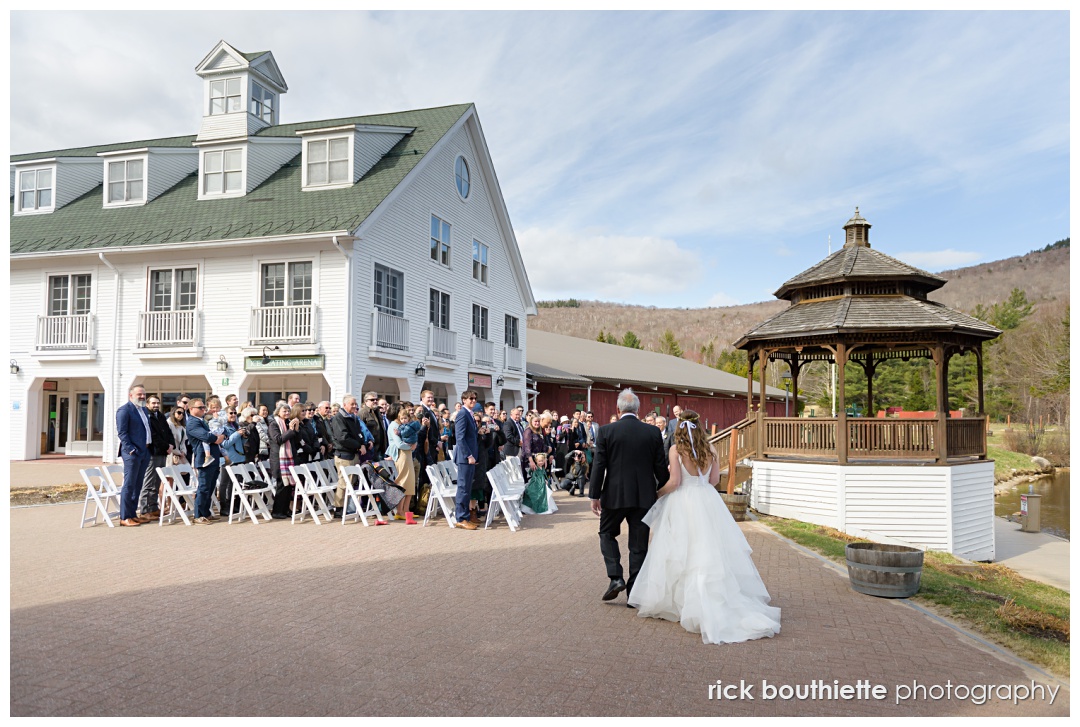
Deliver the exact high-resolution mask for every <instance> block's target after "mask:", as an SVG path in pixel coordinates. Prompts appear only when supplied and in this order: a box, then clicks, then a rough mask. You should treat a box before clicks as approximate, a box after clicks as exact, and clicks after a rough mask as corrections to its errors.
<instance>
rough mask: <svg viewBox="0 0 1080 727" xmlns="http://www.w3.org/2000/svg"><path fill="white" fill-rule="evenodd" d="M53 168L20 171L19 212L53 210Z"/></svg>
mask: <svg viewBox="0 0 1080 727" xmlns="http://www.w3.org/2000/svg"><path fill="white" fill-rule="evenodd" d="M53 179H54V174H53V168H52V167H47V168H45V169H22V170H19V197H18V200H19V204H18V211H19V212H41V211H44V210H51V209H52V208H53Z"/></svg>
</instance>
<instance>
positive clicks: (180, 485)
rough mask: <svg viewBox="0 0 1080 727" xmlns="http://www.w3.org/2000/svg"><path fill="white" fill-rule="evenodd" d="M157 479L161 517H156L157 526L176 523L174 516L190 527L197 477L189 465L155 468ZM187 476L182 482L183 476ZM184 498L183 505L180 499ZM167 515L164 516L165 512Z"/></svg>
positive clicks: (197, 486)
mask: <svg viewBox="0 0 1080 727" xmlns="http://www.w3.org/2000/svg"><path fill="white" fill-rule="evenodd" d="M157 473H158V479H160V480H161V515H159V516H158V525H164V524H165V521H166V520H168V521H169V523H170V524H171V523H173V522H175V521H176V516H177V515H179V516H180V519H182V520H183V521H184V525H191V521H192V520H194V519H195V495H196V493H197V492H198V490H199V476H198V475H197V474H196V473H195V470H194V469H193V468H192V467H191V465H189V464H187V463H186V462H182V463H180V464H171V465H166V466H164V467H158V468H157ZM185 474H186V475H187V476H188V480H187V482H184V475H185ZM181 497H182V498H184V504H181V503H180V498H181ZM166 510H168V511H169V514H168V515H166V514H165V511H166Z"/></svg>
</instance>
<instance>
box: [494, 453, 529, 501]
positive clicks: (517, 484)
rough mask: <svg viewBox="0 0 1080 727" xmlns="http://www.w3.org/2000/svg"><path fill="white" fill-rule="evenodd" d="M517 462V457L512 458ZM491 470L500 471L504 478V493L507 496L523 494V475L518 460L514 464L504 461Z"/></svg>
mask: <svg viewBox="0 0 1080 727" xmlns="http://www.w3.org/2000/svg"><path fill="white" fill-rule="evenodd" d="M514 459H515V460H517V457H514ZM493 469H501V470H502V472H503V474H504V475H505V476H506V491H507V494H510V495H513V494H521V493H523V492H525V484H526V483H525V475H524V474H522V472H521V462H520V460H518V461H517V462H516V463H512V462H510V460H506V461H503V462H500V463H499V464H498V465H496V466H495V467H494V468H493Z"/></svg>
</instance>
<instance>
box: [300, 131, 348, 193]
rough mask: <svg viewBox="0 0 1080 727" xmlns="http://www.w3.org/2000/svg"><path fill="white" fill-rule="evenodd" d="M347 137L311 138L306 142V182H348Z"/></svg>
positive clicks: (314, 184)
mask: <svg viewBox="0 0 1080 727" xmlns="http://www.w3.org/2000/svg"><path fill="white" fill-rule="evenodd" d="M349 181H350V180H349V139H347V138H346V137H344V136H342V137H340V138H337V139H321V140H318V141H316V140H311V141H309V142H308V144H307V184H308V186H309V187H314V186H316V185H321V184H347V183H348V182H349Z"/></svg>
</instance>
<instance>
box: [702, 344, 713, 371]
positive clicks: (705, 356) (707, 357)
mask: <svg viewBox="0 0 1080 727" xmlns="http://www.w3.org/2000/svg"><path fill="white" fill-rule="evenodd" d="M715 340H716V339H713V340H712V341H709V342H708V343H707V344H705V345H704V346H702V347H701V363H703V364H704V365H706V366H715V365H716V345H715V343H714V342H715Z"/></svg>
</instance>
